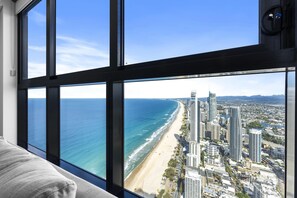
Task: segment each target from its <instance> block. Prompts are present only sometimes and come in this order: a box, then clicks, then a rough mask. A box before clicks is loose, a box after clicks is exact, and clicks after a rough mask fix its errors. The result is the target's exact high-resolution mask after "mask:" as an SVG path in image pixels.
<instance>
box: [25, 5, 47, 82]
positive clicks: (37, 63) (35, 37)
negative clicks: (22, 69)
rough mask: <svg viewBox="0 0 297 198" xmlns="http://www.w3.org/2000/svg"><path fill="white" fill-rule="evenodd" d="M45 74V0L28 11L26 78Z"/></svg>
mask: <svg viewBox="0 0 297 198" xmlns="http://www.w3.org/2000/svg"><path fill="white" fill-rule="evenodd" d="M45 75H46V0H41V1H40V2H39V3H38V4H37V5H36V6H35V7H33V8H32V9H31V10H30V11H29V12H28V78H34V77H39V76H45Z"/></svg>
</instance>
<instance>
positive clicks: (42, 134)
mask: <svg viewBox="0 0 297 198" xmlns="http://www.w3.org/2000/svg"><path fill="white" fill-rule="evenodd" d="M28 143H29V144H30V145H31V146H34V147H36V148H38V149H40V150H43V151H46V93H45V88H39V89H29V90H28Z"/></svg>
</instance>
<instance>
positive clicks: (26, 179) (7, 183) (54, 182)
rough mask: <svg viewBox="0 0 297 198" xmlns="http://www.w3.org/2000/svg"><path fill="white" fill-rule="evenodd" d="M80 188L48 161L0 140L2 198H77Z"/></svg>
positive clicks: (0, 194) (0, 190) (0, 187)
mask: <svg viewBox="0 0 297 198" xmlns="http://www.w3.org/2000/svg"><path fill="white" fill-rule="evenodd" d="M76 190H77V186H76V184H75V182H74V181H72V180H70V179H67V178H66V177H64V176H63V175H61V174H60V173H59V172H58V171H57V170H56V169H55V168H54V167H53V166H52V165H51V164H49V163H48V162H47V161H46V160H44V159H42V158H39V157H37V156H35V155H33V154H31V153H29V152H28V151H26V150H24V149H21V148H19V147H17V146H15V145H12V144H10V143H8V142H7V141H6V140H4V139H3V138H2V137H0V197H3V198H27V197H28V198H37V197H38V198H39V197H41V198H43V197H44V198H62V197H65V198H74V197H75V195H76Z"/></svg>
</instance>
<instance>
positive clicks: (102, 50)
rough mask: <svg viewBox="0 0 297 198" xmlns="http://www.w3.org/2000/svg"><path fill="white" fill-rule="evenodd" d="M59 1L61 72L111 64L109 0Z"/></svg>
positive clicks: (58, 66)
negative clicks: (88, 0) (85, 0)
mask: <svg viewBox="0 0 297 198" xmlns="http://www.w3.org/2000/svg"><path fill="white" fill-rule="evenodd" d="M56 2H57V19H56V20H57V23H56V24H57V34H56V52H57V56H56V64H57V74H63V73H70V72H75V71H82V70H88V69H94V68H99V67H106V66H108V65H109V1H108V0H96V1H90V2H82V1H78V0H74V1H73V0H57V1H56ZM69 4H71V9H69Z"/></svg>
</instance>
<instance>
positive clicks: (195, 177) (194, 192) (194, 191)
mask: <svg viewBox="0 0 297 198" xmlns="http://www.w3.org/2000/svg"><path fill="white" fill-rule="evenodd" d="M185 198H201V176H200V175H199V172H198V170H197V169H192V168H186V176H185Z"/></svg>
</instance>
